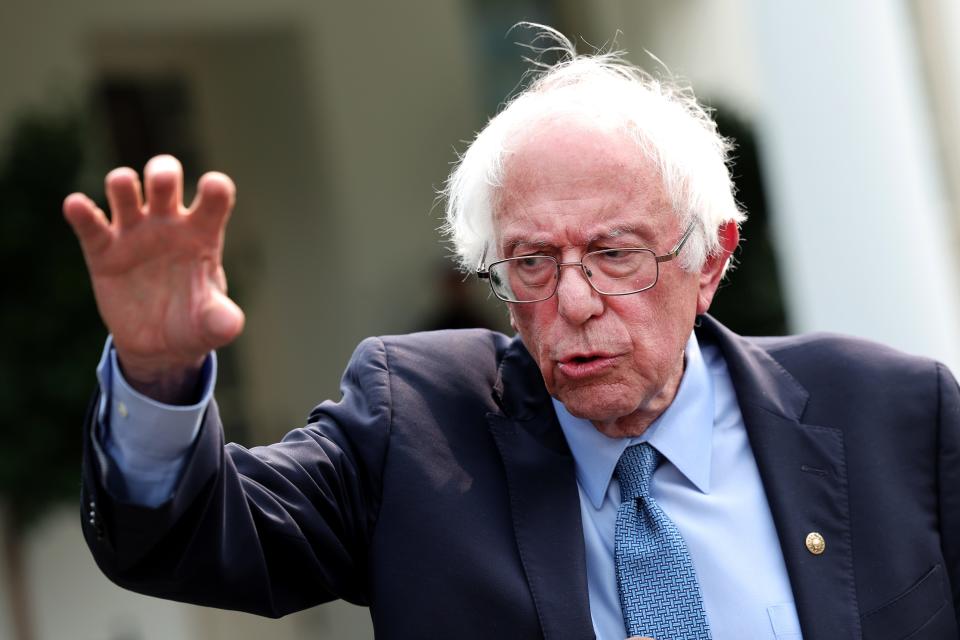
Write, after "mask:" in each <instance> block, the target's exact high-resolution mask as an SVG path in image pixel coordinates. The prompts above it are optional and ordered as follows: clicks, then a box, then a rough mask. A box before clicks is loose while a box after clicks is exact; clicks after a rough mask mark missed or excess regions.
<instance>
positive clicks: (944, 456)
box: [937, 364, 960, 626]
mask: <svg viewBox="0 0 960 640" xmlns="http://www.w3.org/2000/svg"><path fill="white" fill-rule="evenodd" d="M937 374H938V381H939V394H938V395H939V399H940V406H939V427H940V433H939V435H940V455H939V461H938V466H939V468H938V480H939V486H940V535H941V540H942V545H943V555H944V558H945V559H946V562H947V574H948V575H949V577H950V588H951V590H952V593H953V604H954V610H955V611H957V612H958V614H960V387H958V386H957V381H956V379H955V378H954V377H953V376H952V375H951V374H950V371H949V370H948V369H947V368H946V367H945V366H943V365H941V364H938V365H937ZM958 626H960V619H958Z"/></svg>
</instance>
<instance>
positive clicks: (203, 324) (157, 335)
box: [63, 156, 244, 402]
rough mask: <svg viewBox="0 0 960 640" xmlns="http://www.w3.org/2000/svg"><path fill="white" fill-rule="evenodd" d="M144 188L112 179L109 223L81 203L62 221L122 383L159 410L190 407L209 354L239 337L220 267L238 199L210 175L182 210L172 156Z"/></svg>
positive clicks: (147, 176)
mask: <svg viewBox="0 0 960 640" xmlns="http://www.w3.org/2000/svg"><path fill="white" fill-rule="evenodd" d="M144 182H145V183H146V188H145V189H144V190H143V192H142V191H141V186H140V180H139V177H138V176H137V173H136V172H135V171H133V170H132V169H127V168H122V169H114V170H113V171H111V172H110V173H109V174H108V175H107V178H106V191H107V199H108V201H109V203H110V211H111V219H110V220H108V219H107V217H106V215H105V214H104V213H103V211H101V210H100V209H99V208H98V207H97V206H96V204H94V202H93V201H92V200H91V199H90V198H88V197H87V196H85V195H83V194H80V193H74V194H71V195H69V196H67V198H66V200H64V203H63V213H64V216H65V217H66V219H67V221H68V222H69V223H70V225H71V226H72V227H73V230H74V233H76V235H77V238H78V239H79V240H80V246H81V248H82V250H83V255H84V258H85V259H86V262H87V268H88V269H89V271H90V279H91V281H92V282H93V291H94V295H95V296H96V299H97V307H98V308H99V310H100V316H101V317H102V318H103V321H104V323H105V324H106V325H107V328H108V329H109V331H110V333H111V334H113V343H114V346H115V347H116V350H117V356H118V358H119V360H120V364H121V367H122V368H123V372H124V375H125V377H126V378H127V380H128V381H129V382H130V383H131V385H132V386H134V388H136V389H138V390H139V391H141V392H143V393H146V394H147V395H149V396H151V397H153V398H155V399H157V400H161V401H165V402H184V401H187V400H189V396H190V394H191V392H192V391H193V388H194V386H195V383H196V376H197V374H198V372H199V369H200V366H201V365H202V363H203V360H204V358H205V357H206V354H207V353H208V352H209V351H210V350H211V349H216V348H218V347H221V346H223V345H226V344H227V343H229V342H231V341H232V340H233V339H234V338H236V337H237V336H238V335H239V334H240V332H241V331H242V330H243V322H244V317H243V312H242V311H241V310H240V308H239V307H238V306H237V305H236V304H234V302H233V301H232V300H230V298H228V297H227V295H226V290H227V282H226V277H225V275H224V271H223V264H222V255H223V237H224V230H225V228H226V223H227V219H228V217H229V215H230V211H231V210H232V208H233V204H234V199H235V192H236V190H235V187H234V185H233V181H231V180H230V178H228V177H227V176H226V175H224V174H221V173H207V174H206V175H204V176H203V177H202V178H201V179H200V182H199V183H198V187H197V196H196V198H195V200H194V202H193V204H192V205H191V206H190V207H189V208H186V207H184V205H183V169H182V167H181V166H180V163H179V162H178V161H177V160H176V158H173V157H172V156H157V157H155V158H153V159H152V160H150V162H148V163H147V166H146V168H145V169H144ZM144 195H145V196H146V202H144Z"/></svg>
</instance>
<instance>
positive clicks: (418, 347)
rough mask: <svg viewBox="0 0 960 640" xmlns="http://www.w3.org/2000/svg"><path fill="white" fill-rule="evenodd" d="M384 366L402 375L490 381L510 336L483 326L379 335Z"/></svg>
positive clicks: (508, 343) (406, 376) (395, 373)
mask: <svg viewBox="0 0 960 640" xmlns="http://www.w3.org/2000/svg"><path fill="white" fill-rule="evenodd" d="M376 340H379V341H381V342H382V344H383V349H384V353H385V357H386V362H387V365H388V367H389V369H390V371H391V373H392V374H394V375H400V376H402V377H404V378H418V377H429V378H434V379H436V378H441V377H452V378H457V379H463V378H476V377H478V376H479V377H480V378H483V379H484V380H487V381H490V383H492V381H493V380H494V379H495V378H496V374H497V369H498V368H499V366H500V362H501V361H502V360H503V357H504V354H505V353H506V351H507V348H508V347H509V345H510V342H511V339H510V338H508V337H507V336H505V335H503V334H502V333H497V332H495V331H489V330H487V329H444V330H440V331H422V332H418V333H409V334H404V335H392V336H382V337H380V338H378V339H376Z"/></svg>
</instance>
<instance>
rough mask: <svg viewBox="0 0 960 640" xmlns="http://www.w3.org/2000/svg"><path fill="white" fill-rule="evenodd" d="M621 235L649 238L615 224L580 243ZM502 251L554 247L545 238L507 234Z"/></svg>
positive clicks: (619, 236)
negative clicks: (527, 247)
mask: <svg viewBox="0 0 960 640" xmlns="http://www.w3.org/2000/svg"><path fill="white" fill-rule="evenodd" d="M623 236H634V237H636V238H637V240H638V241H642V242H647V241H648V240H649V238H647V236H646V235H645V234H644V233H643V230H641V229H640V228H638V227H635V226H615V227H610V228H607V229H604V230H603V231H600V232H597V233H593V234H591V235H590V236H589V237H588V238H587V241H586V242H585V243H582V246H590V245H592V244H596V243H597V242H600V241H601V240H610V239H613V238H621V237H623ZM503 246H504V252H505V253H506V254H510V253H513V252H514V251H516V250H517V248H519V247H526V246H529V247H533V248H538V249H542V248H551V247H556V245H555V244H553V243H552V242H550V241H549V240H546V239H539V238H537V237H536V236H534V237H533V238H530V237H524V236H507V237H506V239H505V242H504V245H503Z"/></svg>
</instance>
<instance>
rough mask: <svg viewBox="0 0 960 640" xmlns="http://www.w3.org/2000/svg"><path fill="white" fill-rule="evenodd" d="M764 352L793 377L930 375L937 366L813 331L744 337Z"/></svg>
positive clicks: (860, 340) (859, 340)
mask: <svg viewBox="0 0 960 640" xmlns="http://www.w3.org/2000/svg"><path fill="white" fill-rule="evenodd" d="M746 340H748V341H749V342H751V343H752V344H754V345H756V346H757V347H759V348H761V349H763V350H764V351H766V352H767V353H768V354H769V355H770V356H771V357H772V358H773V359H774V360H776V361H777V362H779V363H780V364H781V365H782V366H783V367H784V368H785V369H787V370H788V371H791V372H792V373H794V375H797V374H801V375H802V374H804V373H808V374H811V373H812V374H813V375H817V374H818V373H825V372H832V373H837V374H842V373H849V374H851V375H853V374H855V375H861V376H862V375H870V374H871V373H873V374H875V375H884V376H887V375H894V376H897V375H906V376H915V375H919V374H926V375H930V374H932V373H934V372H935V371H936V367H937V363H936V362H935V361H934V360H932V359H930V358H926V357H923V356H916V355H912V354H908V353H905V352H903V351H900V350H898V349H894V348H893V347H890V346H887V345H884V344H880V343H878V342H873V341H871V340H866V339H864V338H857V337H854V336H847V335H842V334H838V333H828V332H816V333H806V334H801V335H796V336H781V337H762V338H746Z"/></svg>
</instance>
